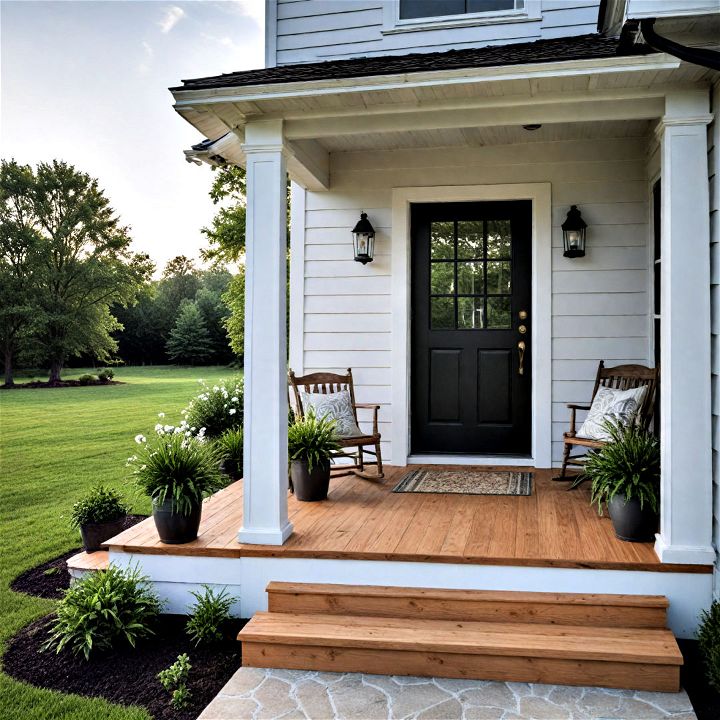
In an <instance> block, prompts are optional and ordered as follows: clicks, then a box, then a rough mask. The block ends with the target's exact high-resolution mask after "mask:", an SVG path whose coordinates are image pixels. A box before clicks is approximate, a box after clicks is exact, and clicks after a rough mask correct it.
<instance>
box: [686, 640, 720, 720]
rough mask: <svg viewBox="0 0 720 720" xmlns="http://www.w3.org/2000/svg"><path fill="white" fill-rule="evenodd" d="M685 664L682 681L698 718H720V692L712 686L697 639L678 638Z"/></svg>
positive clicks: (711, 719) (709, 719)
mask: <svg viewBox="0 0 720 720" xmlns="http://www.w3.org/2000/svg"><path fill="white" fill-rule="evenodd" d="M678 645H679V646H680V650H681V651H682V654H683V659H684V660H685V664H684V665H683V666H682V668H681V670H680V682H681V683H682V686H683V687H684V688H685V691H686V692H687V694H688V697H689V698H690V702H691V703H692V706H693V708H694V710H695V714H696V715H697V717H698V720H718V718H720V692H718V691H717V690H715V689H713V688H712V687H710V685H709V684H708V681H707V679H706V677H705V666H704V664H703V659H702V656H701V655H700V648H699V647H698V643H697V640H678Z"/></svg>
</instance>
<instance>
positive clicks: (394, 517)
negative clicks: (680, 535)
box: [108, 467, 712, 572]
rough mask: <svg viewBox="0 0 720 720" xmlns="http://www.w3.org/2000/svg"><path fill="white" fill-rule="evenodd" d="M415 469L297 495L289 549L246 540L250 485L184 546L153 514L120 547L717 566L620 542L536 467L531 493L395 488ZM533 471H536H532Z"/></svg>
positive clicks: (223, 553) (225, 501) (208, 509)
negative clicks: (317, 498) (323, 493)
mask: <svg viewBox="0 0 720 720" xmlns="http://www.w3.org/2000/svg"><path fill="white" fill-rule="evenodd" d="M407 469H409V468H402V467H388V468H386V471H387V472H386V478H385V481H384V482H383V483H381V484H380V483H372V482H369V481H367V480H362V479H360V478H356V477H345V478H339V479H333V481H332V483H331V491H330V495H329V497H328V500H327V501H325V502H321V503H302V502H298V501H297V500H295V498H294V497H293V496H290V497H289V513H290V519H291V522H292V523H293V525H294V528H295V531H294V533H293V535H292V536H291V537H290V539H289V540H288V541H287V542H286V543H285V545H283V546H281V547H278V546H269V545H245V544H240V543H238V541H237V531H238V529H239V528H240V525H241V523H242V481H241V482H237V483H234V484H233V485H231V486H230V487H228V488H226V489H225V490H222V491H221V492H219V493H217V494H216V495H214V496H213V497H211V498H209V499H208V500H207V501H206V503H205V506H204V509H203V519H202V524H201V526H200V535H199V537H198V539H197V540H195V541H194V542H192V543H187V544H185V545H165V544H163V543H161V542H160V541H159V540H158V537H157V533H156V531H155V525H154V523H153V520H152V518H149V519H148V520H145V521H143V522H142V523H140V524H139V525H136V526H134V527H132V528H130V529H128V530H126V531H125V532H123V533H122V534H120V535H118V536H116V537H115V538H112V539H111V541H109V543H108V546H109V547H110V548H111V549H112V550H114V551H120V552H130V553H149V554H164V555H204V556H211V557H241V556H248V557H249V556H252V557H288V558H289V557H294V558H330V559H337V558H340V559H343V558H344V559H356V560H395V561H409V562H442V563H470V564H478V565H522V566H535V567H565V568H597V569H614V570H646V571H655V572H657V571H667V572H712V567H711V566H698V565H667V564H662V563H660V561H659V560H658V558H657V556H656V555H655V552H654V550H653V546H652V543H626V542H621V541H619V540H617V539H616V538H615V535H614V533H613V529H612V524H611V522H610V520H609V518H607V517H604V518H601V517H598V515H597V512H596V510H595V509H593V508H592V507H590V504H589V490H588V488H587V486H582V487H581V488H579V489H578V490H575V491H573V492H566V487H567V485H566V484H565V483H554V482H552V481H551V480H550V476H551V471H549V470H536V471H535V479H534V488H533V493H532V495H531V496H530V497H509V496H488V495H483V496H480V495H449V494H448V495H430V494H419V493H416V494H414V493H397V494H394V493H392V492H391V491H392V488H393V487H394V486H395V485H396V483H397V482H398V480H399V479H400V477H401V476H402V475H403V474H404V472H405V471H406V470H407ZM525 469H527V468H525Z"/></svg>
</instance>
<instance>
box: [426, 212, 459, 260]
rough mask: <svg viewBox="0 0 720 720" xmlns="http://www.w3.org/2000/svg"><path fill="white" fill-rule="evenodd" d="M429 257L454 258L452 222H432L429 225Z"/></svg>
mask: <svg viewBox="0 0 720 720" xmlns="http://www.w3.org/2000/svg"><path fill="white" fill-rule="evenodd" d="M430 258H431V259H432V260H453V259H454V258H455V223H454V222H452V221H450V222H434V223H432V224H431V225H430Z"/></svg>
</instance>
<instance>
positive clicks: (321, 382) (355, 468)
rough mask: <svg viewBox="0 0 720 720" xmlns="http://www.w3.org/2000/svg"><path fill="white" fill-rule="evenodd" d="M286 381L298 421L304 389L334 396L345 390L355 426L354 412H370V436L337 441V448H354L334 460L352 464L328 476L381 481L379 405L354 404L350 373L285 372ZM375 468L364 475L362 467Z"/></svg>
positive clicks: (301, 415) (364, 469) (302, 411)
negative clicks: (348, 395)
mask: <svg viewBox="0 0 720 720" xmlns="http://www.w3.org/2000/svg"><path fill="white" fill-rule="evenodd" d="M288 382H289V384H290V387H291V388H292V390H293V400H294V407H293V411H294V413H295V417H297V418H302V417H303V415H304V412H305V411H304V409H303V405H302V398H301V396H300V390H301V389H302V390H304V391H305V392H307V393H322V394H325V395H326V394H328V393H336V392H340V391H341V390H347V391H348V392H349V393H350V402H351V404H352V408H353V414H354V415H355V424H356V425H358V427H359V424H358V416H357V411H358V409H362V410H372V411H373V429H372V433H369V434H363V435H359V436H357V437H344V438H341V439H340V440H339V443H340V446H341V447H342V448H343V449H344V448H356V450H355V452H343V451H340V452H338V453H337V454H336V455H335V457H345V458H351V459H352V460H353V461H354V462H353V463H352V464H347V465H346V464H343V465H340V466H338V467H337V469H333V471H332V477H344V476H345V475H358V476H359V477H362V478H365V479H367V480H382V479H383V478H384V477H385V476H384V474H383V464H382V453H381V451H380V432H379V430H378V410H380V406H379V405H373V404H369V403H356V402H355V387H354V385H353V376H352V370H351V369H350V368H348V371H347V375H337V374H335V373H325V372H321V373H311V374H310V375H303V376H301V377H297V376H296V375H295V373H294V372H293V371H292V370H290V371H289V372H288ZM368 446H374V447H375V449H374V450H368V449H367V447H368ZM363 453H367V454H368V455H371V456H372V457H374V458H375V459H374V460H371V461H370V462H366V461H365V458H364V456H363ZM368 467H375V468H376V472H374V473H368V472H366V468H368Z"/></svg>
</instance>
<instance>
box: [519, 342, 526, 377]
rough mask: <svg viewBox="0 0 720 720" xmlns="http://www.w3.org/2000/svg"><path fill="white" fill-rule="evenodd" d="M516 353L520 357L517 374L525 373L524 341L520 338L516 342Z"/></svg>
mask: <svg viewBox="0 0 720 720" xmlns="http://www.w3.org/2000/svg"><path fill="white" fill-rule="evenodd" d="M518 355H519V357H520V367H519V369H518V375H524V374H525V341H524V340H521V341H520V342H519V343H518Z"/></svg>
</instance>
